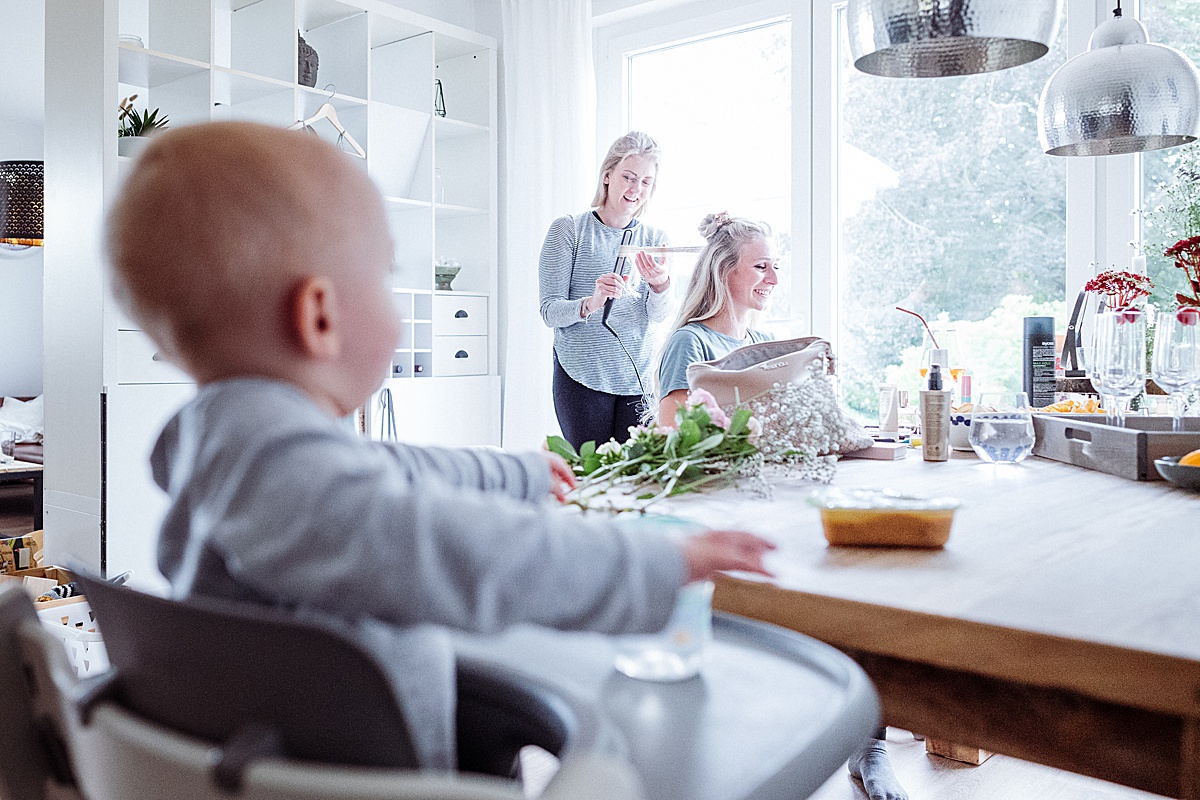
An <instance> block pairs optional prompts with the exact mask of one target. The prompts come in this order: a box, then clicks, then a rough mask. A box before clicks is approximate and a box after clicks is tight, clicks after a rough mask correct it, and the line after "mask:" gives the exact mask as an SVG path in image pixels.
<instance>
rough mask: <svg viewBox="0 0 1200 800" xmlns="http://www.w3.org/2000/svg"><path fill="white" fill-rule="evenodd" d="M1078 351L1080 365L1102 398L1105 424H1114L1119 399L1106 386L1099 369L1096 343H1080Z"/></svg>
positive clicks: (1101, 404)
mask: <svg viewBox="0 0 1200 800" xmlns="http://www.w3.org/2000/svg"><path fill="white" fill-rule="evenodd" d="M1078 352H1079V365H1080V366H1081V367H1083V369H1084V372H1086V373H1087V376H1088V380H1089V381H1091V384H1092V388H1093V389H1095V390H1096V394H1097V395H1098V396H1099V398H1100V407H1101V408H1103V409H1104V424H1105V425H1112V424H1114V422H1115V421H1116V407H1117V401H1116V399H1115V398H1114V397H1113V396H1112V395H1110V394H1109V393H1108V390H1107V389H1105V388H1104V381H1103V377H1102V376H1101V374H1100V369H1099V358H1098V357H1097V354H1096V346H1095V345H1094V344H1087V345H1080V347H1079V348H1078Z"/></svg>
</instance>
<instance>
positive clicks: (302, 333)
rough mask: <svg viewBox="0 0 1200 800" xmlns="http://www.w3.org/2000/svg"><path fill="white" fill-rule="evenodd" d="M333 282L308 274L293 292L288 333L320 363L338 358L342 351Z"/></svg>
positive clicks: (303, 349)
mask: <svg viewBox="0 0 1200 800" xmlns="http://www.w3.org/2000/svg"><path fill="white" fill-rule="evenodd" d="M337 323H338V319H337V303H336V302H335V298H334V288H333V283H332V281H330V280H329V279H328V278H324V277H321V276H318V275H309V276H306V277H304V278H302V279H301V280H300V281H299V283H297V284H296V288H295V290H294V291H293V293H292V303H291V314H290V319H289V320H288V329H289V330H288V332H289V333H290V334H291V337H292V339H293V341H295V342H296V344H297V345H298V346H299V347H300V349H301V350H302V351H303V352H304V354H305V355H306V356H309V357H310V358H315V359H317V360H319V361H328V360H330V359H334V358H337V356H338V355H340V353H341V350H342V344H341V332H340V329H339V326H338V324H337Z"/></svg>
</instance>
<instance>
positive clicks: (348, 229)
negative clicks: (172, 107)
mask: <svg viewBox="0 0 1200 800" xmlns="http://www.w3.org/2000/svg"><path fill="white" fill-rule="evenodd" d="M108 251H109V260H110V262H111V265H112V283H113V291H114V294H115V295H116V297H117V299H118V301H119V302H120V303H121V305H122V306H123V307H124V308H125V310H126V311H127V312H128V313H129V314H130V316H132V317H133V318H134V319H135V320H137V321H138V322H139V323H141V325H142V327H143V328H144V330H145V331H146V332H147V333H148V334H149V335H150V336H151V338H153V339H154V341H155V342H156V343H157V344H158V346H159V347H160V348H161V349H162V350H163V352H164V353H165V354H167V356H168V357H169V358H170V359H171V360H172V361H174V362H175V363H177V364H179V365H180V366H181V367H183V368H184V369H185V370H187V371H188V372H189V373H190V374H191V375H192V376H193V377H194V378H195V379H196V380H197V381H198V382H199V383H201V384H204V383H209V382H212V381H216V380H221V379H224V378H233V377H243V376H260V377H267V378H274V379H277V380H283V381H286V382H289V383H292V384H294V385H296V386H298V387H300V388H301V389H303V390H304V391H306V392H307V393H308V394H309V395H310V396H312V397H313V399H314V400H316V401H317V402H318V403H319V404H321V405H323V406H325V407H326V408H328V409H329V410H330V411H332V412H333V413H336V414H346V413H349V412H350V411H352V410H353V409H354V408H356V407H357V406H358V405H360V404H361V403H362V402H363V401H365V400H366V398H367V397H369V396H370V393H371V392H372V391H373V390H374V389H375V388H377V387H378V385H379V383H380V382H381V380H382V379H383V377H384V376H385V375H386V374H387V365H388V361H389V359H390V357H391V354H392V351H393V350H394V348H395V346H396V342H397V338H398V334H399V323H398V320H397V319H396V315H395V311H394V305H393V303H392V296H391V291H390V289H389V288H388V275H389V272H390V270H391V263H392V244H391V239H390V237H389V235H388V226H387V219H386V215H385V213H384V210H383V203H382V201H381V200H380V197H379V193H378V191H377V190H376V189H375V187H374V185H373V184H372V183H371V181H370V180H369V179H368V178H367V176H366V173H365V172H364V171H363V170H361V169H359V168H358V167H356V166H355V165H354V164H352V163H351V162H350V161H349V160H348V156H346V155H345V154H343V153H341V152H339V151H338V150H337V149H336V148H335V147H333V146H331V145H329V144H326V143H325V142H322V141H321V140H320V139H318V138H317V137H315V136H312V135H311V134H306V133H299V132H290V131H285V130H282V129H279V128H272V127H268V126H265V125H256V124H252V123H241V122H220V123H211V124H204V125H194V126H190V127H182V128H177V129H174V130H171V131H168V132H166V133H164V134H162V135H161V136H159V137H157V138H156V139H155V140H154V141H153V142H152V143H151V144H150V146H149V147H147V149H146V150H145V152H144V153H143V154H142V156H141V157H140V158H139V159H138V161H137V162H136V163H135V165H134V167H133V170H132V172H131V174H130V175H129V177H128V179H127V180H126V181H125V183H124V185H123V187H122V189H121V193H120V195H119V196H118V198H117V201H116V203H115V205H114V206H113V208H112V211H111V212H110V216H109V221H108Z"/></svg>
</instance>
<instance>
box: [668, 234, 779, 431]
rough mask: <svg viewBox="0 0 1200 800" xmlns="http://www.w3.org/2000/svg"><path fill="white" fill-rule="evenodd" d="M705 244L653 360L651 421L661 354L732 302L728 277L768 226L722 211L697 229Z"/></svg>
mask: <svg viewBox="0 0 1200 800" xmlns="http://www.w3.org/2000/svg"><path fill="white" fill-rule="evenodd" d="M698 230H699V231H700V233H701V234H703V235H704V238H705V239H707V240H708V244H707V245H706V246H705V247H704V249H703V250H702V251H700V255H699V257H698V258H697V260H696V267H695V269H693V270H692V277H691V279H690V280H689V281H688V285H687V291H686V292H685V293H684V296H683V302H682V303H681V304H680V306H679V314H678V315H677V316H676V317H675V322H674V324H672V325H671V329H670V330H669V331H667V334H666V336H665V337H664V338H663V343H662V346H661V347H660V348H659V349H658V354H657V355H656V357H655V359H654V364H653V372H652V373H651V376H652V380H651V387H652V388H651V392H652V393H653V394H652V395H651V396H648V397H647V398H646V405H645V408H646V412H647V414H649V415H650V416H651V417H653V415H654V414H656V413H657V411H658V401H659V400H660V399H661V397H660V395H661V394H662V383H661V382H660V380H659V370H660V369H661V368H662V359H663V353H664V352H665V351H666V348H667V342H669V341H670V339H671V334H673V333H675V331H677V330H679V329H680V328H682V327H683V326H685V325H688V324H690V323H692V322H703V321H704V320H706V319H712V318H713V317H715V316H717V315H718V314H720V313H721V312H722V311H724V310H725V309H726V308H728V307H729V306H730V305H731V304H732V302H733V300H732V297H731V296H730V294H729V273H731V272H733V270H734V268H735V267H736V266H737V264H738V259H739V258H741V255H742V248H743V247H744V246H746V245H747V244H749V243H751V242H757V241H762V240H764V239H770V238H771V236H772V234H771V226H769V225H768V224H767V223H765V222H758V221H755V220H751V219H745V218H744V217H731V216H729V214H727V213H725V212H724V211H722V212H721V213H720V214H709V215H708V216H706V217H705V218H704V219H703V220H702V221H701V222H700V226H699V228H698Z"/></svg>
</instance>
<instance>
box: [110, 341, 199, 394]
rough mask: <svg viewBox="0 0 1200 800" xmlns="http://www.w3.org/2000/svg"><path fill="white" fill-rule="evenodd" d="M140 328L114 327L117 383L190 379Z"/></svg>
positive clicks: (182, 381) (176, 381)
mask: <svg viewBox="0 0 1200 800" xmlns="http://www.w3.org/2000/svg"><path fill="white" fill-rule="evenodd" d="M191 382H192V379H191V378H190V377H188V375H187V373H185V372H184V371H183V370H181V369H179V367H177V366H175V365H174V364H172V363H170V362H169V361H167V360H166V358H164V357H163V356H162V354H160V353H159V352H158V347H157V346H155V344H154V342H152V341H151V340H150V337H149V336H147V335H146V334H144V333H142V332H141V331H117V383H191Z"/></svg>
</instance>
